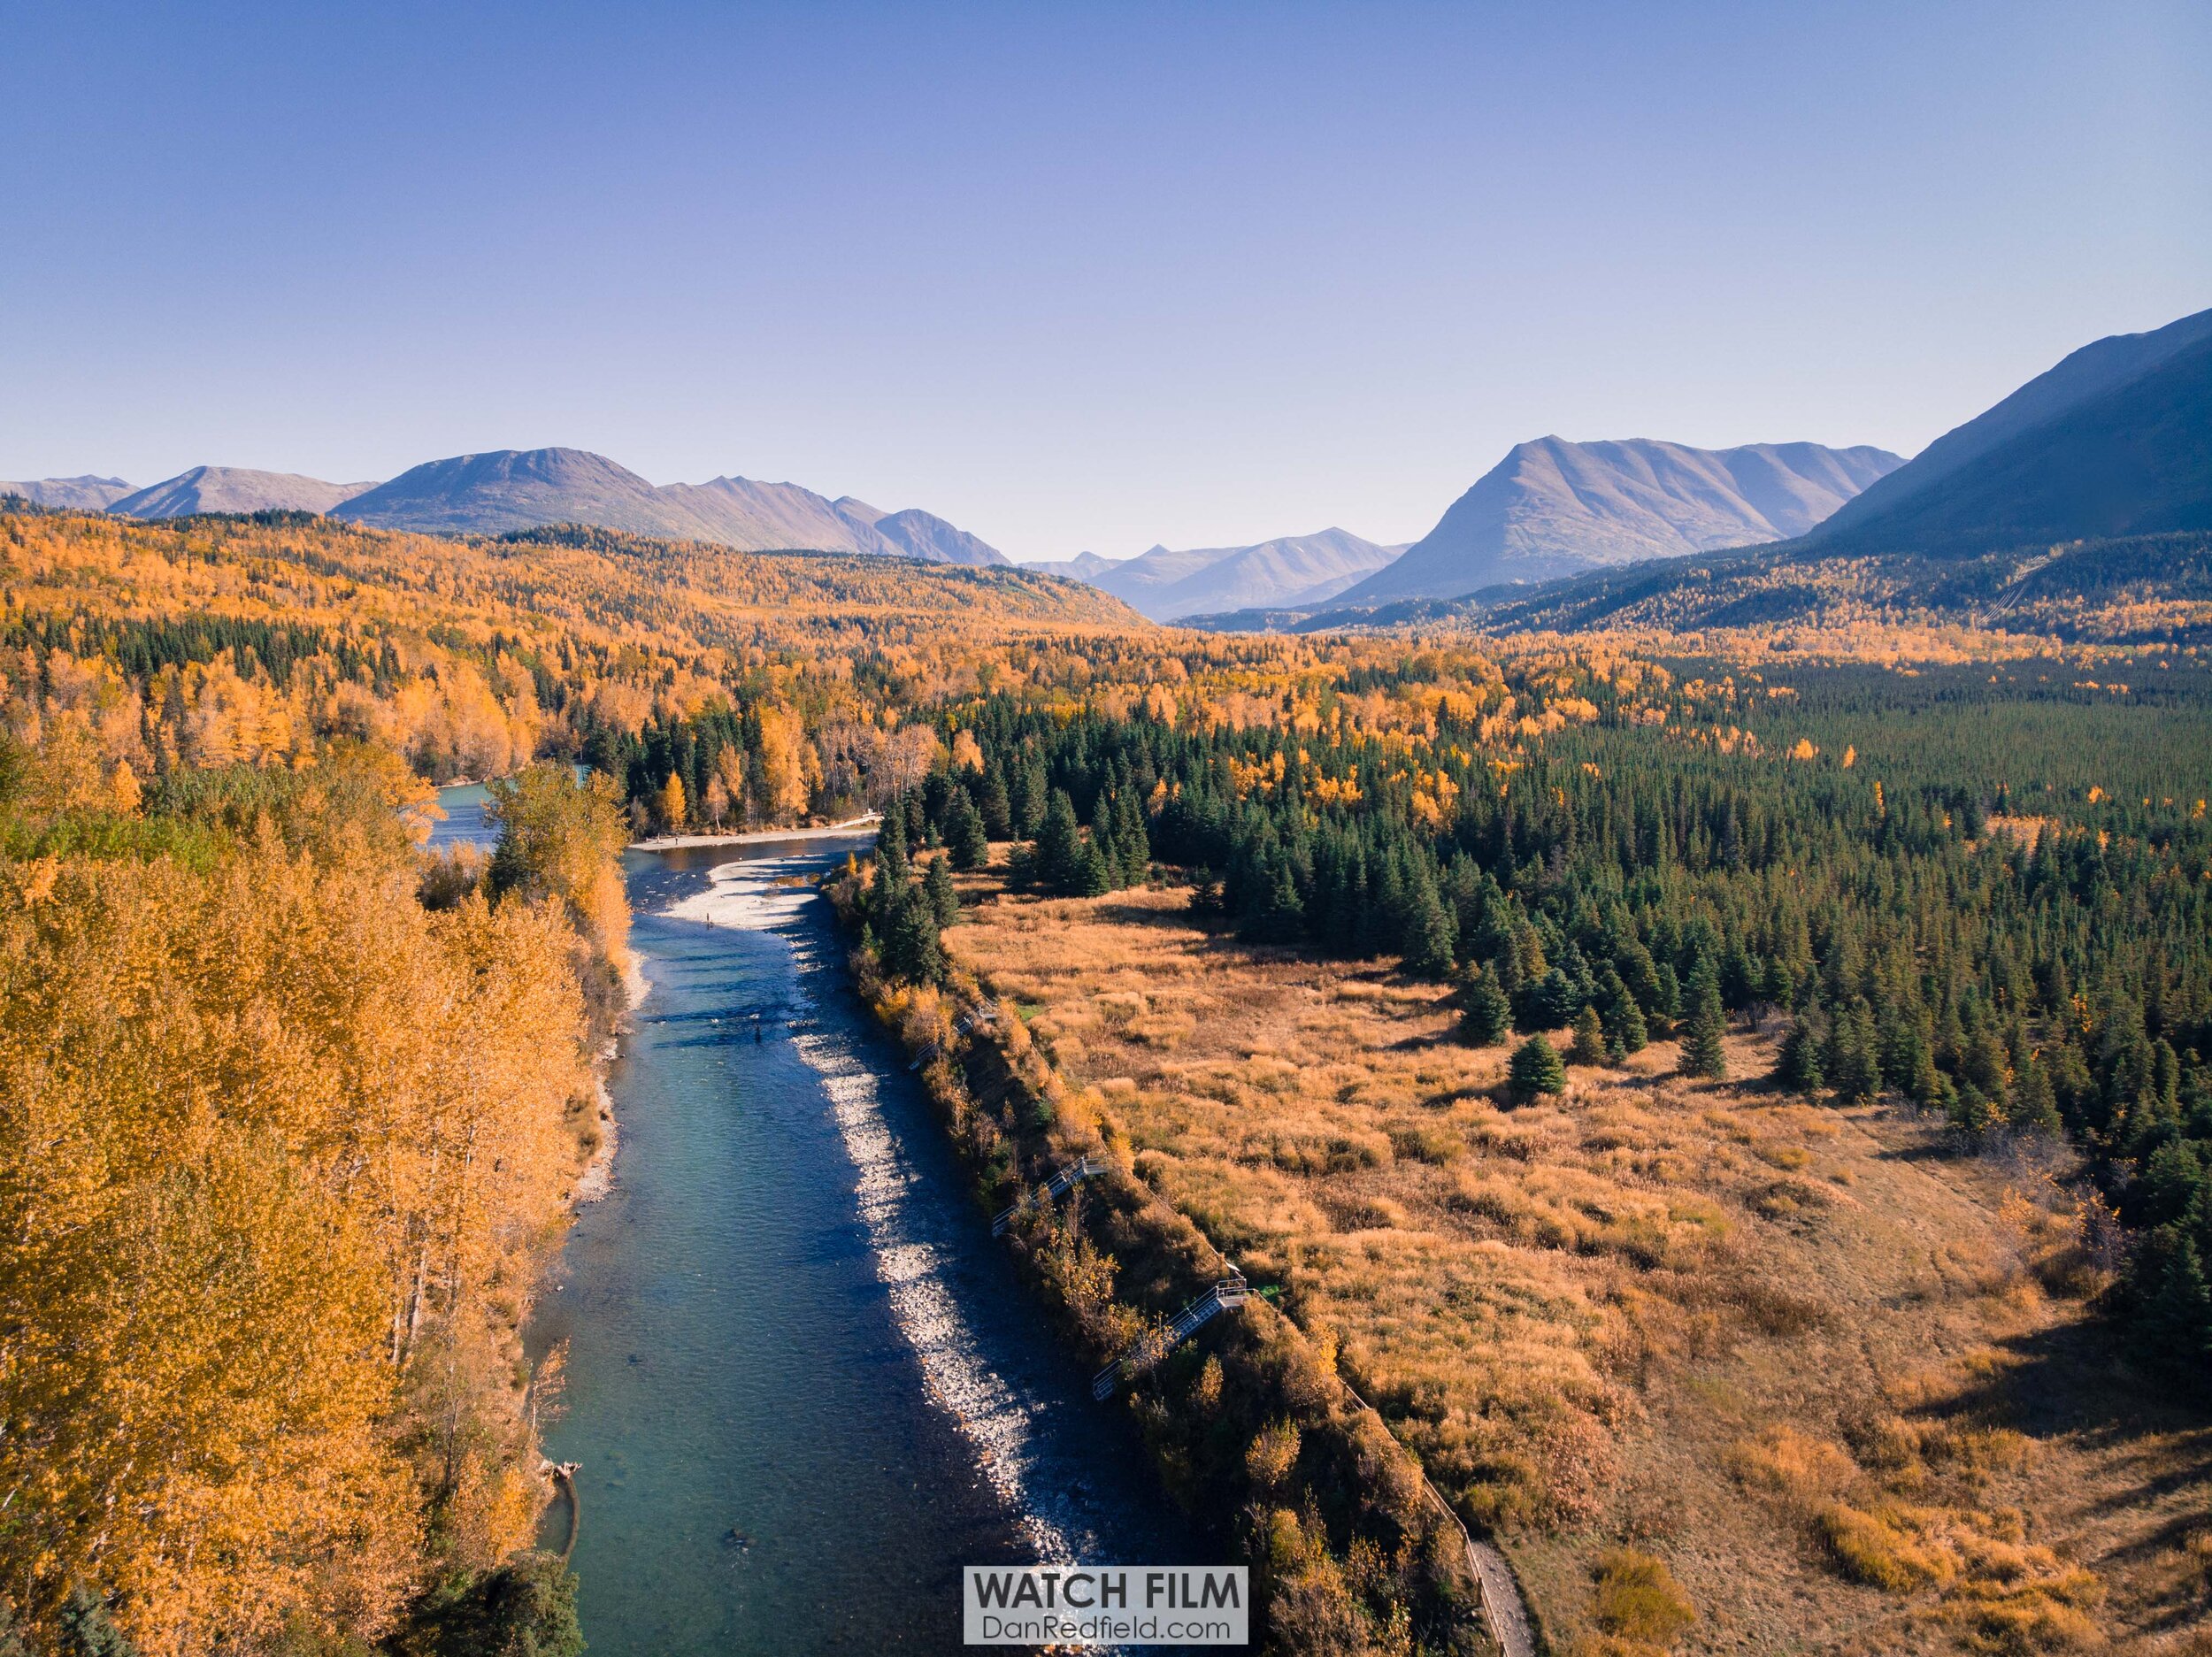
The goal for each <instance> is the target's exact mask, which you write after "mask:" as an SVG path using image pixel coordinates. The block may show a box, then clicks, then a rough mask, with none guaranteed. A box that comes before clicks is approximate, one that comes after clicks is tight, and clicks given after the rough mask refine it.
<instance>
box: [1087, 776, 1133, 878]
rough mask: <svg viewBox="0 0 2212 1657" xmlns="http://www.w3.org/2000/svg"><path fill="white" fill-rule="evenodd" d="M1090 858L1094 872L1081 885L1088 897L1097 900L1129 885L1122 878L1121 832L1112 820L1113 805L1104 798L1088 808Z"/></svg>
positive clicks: (1099, 798)
mask: <svg viewBox="0 0 2212 1657" xmlns="http://www.w3.org/2000/svg"><path fill="white" fill-rule="evenodd" d="M1091 855H1092V861H1093V862H1094V863H1095V865H1096V872H1095V873H1093V874H1090V875H1088V876H1087V878H1086V880H1085V882H1084V884H1085V886H1086V887H1087V895H1089V896H1092V897H1096V896H1097V895H1098V894H1100V893H1102V892H1113V891H1117V890H1118V889H1119V888H1120V887H1122V886H1126V885H1127V884H1128V882H1127V881H1126V880H1125V879H1124V878H1122V858H1121V837H1120V828H1119V825H1118V824H1117V823H1116V822H1115V820H1114V803H1113V802H1112V801H1110V800H1109V799H1108V798H1107V797H1106V796H1105V795H1104V794H1101V795H1099V796H1098V803H1097V804H1096V805H1094V806H1093V807H1092V808H1091Z"/></svg>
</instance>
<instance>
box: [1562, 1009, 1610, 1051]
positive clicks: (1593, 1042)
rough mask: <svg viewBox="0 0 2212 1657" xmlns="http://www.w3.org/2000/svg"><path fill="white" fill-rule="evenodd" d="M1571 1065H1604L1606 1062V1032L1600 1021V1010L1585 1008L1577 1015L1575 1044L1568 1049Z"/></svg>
mask: <svg viewBox="0 0 2212 1657" xmlns="http://www.w3.org/2000/svg"><path fill="white" fill-rule="evenodd" d="M1567 1062H1568V1063H1570V1064H1602V1063H1604V1062H1605V1030H1604V1027H1603V1025H1602V1024H1600V1022H1599V1020H1598V1009H1596V1008H1594V1007H1585V1008H1584V1009H1582V1010H1581V1011H1580V1012H1579V1013H1577V1014H1576V1015H1575V1037H1574V1044H1573V1045H1572V1046H1571V1047H1569V1048H1568V1049H1567Z"/></svg>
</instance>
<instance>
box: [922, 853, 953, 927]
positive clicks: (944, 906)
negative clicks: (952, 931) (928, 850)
mask: <svg viewBox="0 0 2212 1657" xmlns="http://www.w3.org/2000/svg"><path fill="white" fill-rule="evenodd" d="M922 894H923V895H924V896H925V897H926V898H927V899H928V900H929V907H930V912H931V913H932V914H933V915H934V916H935V917H937V924H938V925H939V926H940V927H944V926H949V925H951V924H953V923H954V922H955V921H956V920H958V919H959V918H960V894H959V893H957V892H956V891H954V890H953V886H952V863H951V860H950V858H949V856H947V857H933V858H931V859H930V863H929V872H928V873H927V874H926V875H924V876H923V877H922Z"/></svg>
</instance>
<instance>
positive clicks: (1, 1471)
mask: <svg viewBox="0 0 2212 1657" xmlns="http://www.w3.org/2000/svg"><path fill="white" fill-rule="evenodd" d="M9 770H10V771H12V772H13V774H14V776H15V779H16V786H14V787H13V788H12V790H11V791H10V792H11V795H12V797H11V798H9V799H8V800H7V802H6V805H7V807H8V808H9V809H7V811H6V812H5V814H4V815H5V817H6V818H7V831H8V832H7V844H6V850H7V853H8V854H9V855H7V856H6V857H5V858H4V859H0V1228H4V1231H5V1234H6V1235H7V1237H8V1238H9V1239H10V1247H9V1248H8V1249H7V1251H6V1252H5V1254H0V1422H4V1427H5V1431H4V1433H0V1499H4V1500H5V1503H6V1507H5V1510H4V1518H0V1592H4V1593H5V1594H6V1595H7V1596H8V1598H9V1599H11V1600H12V1601H13V1602H14V1603H15V1605H16V1606H17V1607H18V1610H19V1614H21V1615H25V1616H26V1617H27V1621H28V1623H29V1626H30V1628H31V1629H32V1630H34V1631H37V1630H42V1629H48V1628H50V1618H51V1617H52V1615H54V1613H55V1611H56V1608H57V1607H58V1604H59V1602H60V1601H61V1599H62V1598H63V1597H64V1596H65V1594H66V1593H67V1592H69V1590H70V1589H71V1587H72V1586H73V1584H77V1583H80V1582H82V1583H89V1584H96V1586H97V1588H98V1589H99V1591H100V1592H103V1593H104V1594H106V1595H109V1596H111V1597H112V1599H113V1600H114V1603H115V1606H116V1616H117V1621H118V1622H119V1625H120V1626H121V1627H123V1629H124V1630H126V1632H127V1634H128V1635H129V1636H130V1637H131V1638H132V1639H133V1640H134V1642H135V1643H136V1644H137V1645H138V1646H139V1648H140V1649H141V1650H142V1651H143V1652H145V1653H153V1654H158V1657H184V1654H185V1653H201V1652H211V1651H216V1650H224V1651H229V1650H236V1649H241V1648H242V1645H243V1644H248V1643H258V1642H265V1641H268V1640H270V1639H273V1638H274V1637H275V1636H276V1635H278V1634H279V1633H280V1632H288V1633H289V1634H290V1635H292V1636H294V1637H296V1638H311V1639H313V1640H315V1641H317V1642H321V1643H328V1642H332V1641H336V1640H339V1639H341V1638H357V1639H358V1638H376V1637H377V1636H379V1635H380V1634H381V1633H383V1632H386V1631H388V1630H389V1629H390V1628H391V1626H392V1625H393V1623H394V1621H395V1619H396V1616H397V1615H399V1612H400V1610H401V1607H402V1606H403V1602H404V1601H405V1600H406V1599H408V1598H409V1597H410V1596H411V1594H413V1593H414V1592H417V1591H419V1588H420V1587H421V1586H422V1585H423V1584H424V1583H425V1581H426V1574H427V1573H429V1572H430V1571H432V1570H433V1569H460V1570H478V1569H484V1568H486V1567H488V1566H489V1565H491V1564H493V1563H495V1562H496V1561H499V1560H500V1559H501V1558H503V1556H505V1555H507V1554H509V1553H512V1552H513V1551H514V1550H515V1549H517V1548H518V1547H520V1546H525V1545H526V1543H527V1541H528V1539H529V1531H530V1528H531V1525H532V1523H534V1516H535V1514H536V1510H537V1507H538V1506H539V1500H540V1498H539V1486H538V1479H537V1474H536V1464H535V1458H534V1453H533V1452H532V1448H531V1446H530V1443H529V1439H528V1435H527V1432H526V1429H525V1427H524V1425H523V1422H524V1415H523V1412H522V1409H521V1407H520V1406H521V1393H520V1387H519V1379H518V1377H519V1376H520V1375H521V1373H522V1371H521V1369H520V1366H519V1351H518V1343H517V1339H516V1330H517V1328H518V1323H519V1318H520V1314H521V1310H522V1308H524V1307H525V1306H526V1302H527V1299H528V1296H529V1293H530V1289H531V1285H532V1282H533V1280H534V1277H535V1275H536V1272H537V1270H538V1267H539V1263H540V1262H541V1257H542V1254H543V1251H544V1249H545V1247H547V1245H548V1244H549V1242H550V1241H551V1240H552V1239H555V1238H557V1235H558V1233H559V1231H560V1229H561V1226H562V1224H563V1218H564V1215H565V1201H566V1197H567V1193H568V1191H569V1189H570V1186H571V1185H572V1182H573V1179H574V1177H575V1174H576V1172H577V1170H578V1167H579V1163H580V1143H579V1135H578V1131H577V1126H576V1124H577V1123H578V1121H579V1120H580V1117H579V1115H578V1113H579V1111H580V1108H581V1101H583V1100H585V1099H586V1098H587V1097H588V1094H589V1090H590V1087H591V1085H592V1083H591V1075H590V1070H589V1066H588V1061H587V1055H586V1052H585V1047H584V1040H585V1035H586V1021H585V1016H584V993H583V987H582V986H581V985H580V982H579V978H578V977H577V975H576V973H575V972H574V971H572V970H571V962H572V958H573V955H574V949H575V940H576V939H577V936H578V934H577V931H576V928H575V925H574V924H573V923H572V919H571V913H570V910H569V909H568V908H567V907H566V906H565V905H564V904H562V903H558V902H547V901H533V899H532V897H531V896H530V895H529V894H526V893H524V892H521V891H518V892H517V894H515V895H513V896H511V897H509V898H506V899H504V900H503V901H497V902H494V901H490V900H489V899H488V897H487V896H486V895H485V894H483V893H482V892H481V891H469V892H466V893H465V894H462V895H460V896H459V897H458V898H457V901H453V902H451V903H450V904H449V906H448V907H444V908H442V909H439V910H436V911H433V910H431V909H426V908H425V907H424V906H423V905H422V904H421V903H420V902H419V901H416V887H417V882H418V879H419V868H418V860H417V856H416V854H415V853H414V852H413V850H412V848H411V837H410V836H409V834H408V833H407V832H406V831H405V828H404V826H403V819H402V818H401V817H399V816H398V814H397V812H396V807H397V806H398V805H400V804H402V803H403V802H404V800H405V798H406V796H407V795H408V794H410V793H411V788H410V787H409V785H408V779H406V777H405V774H404V772H403V771H401V770H399V769H398V768H397V766H396V762H394V761H393V760H391V759H390V758H389V757H388V756H380V755H378V754H376V753H374V752H373V751H368V750H360V749H344V748H340V749H335V750H333V751H332V752H330V753H328V754H326V756H323V758H322V759H321V760H319V762H318V763H314V764H311V765H309V766H307V767H305V768H303V770H301V771H297V772H288V771H287V772H277V773H255V774H250V775H246V776H239V775H237V774H235V773H211V774H210V776H209V777H208V779H206V783H205V786H202V787H199V788H198V789H196V791H191V792H189V793H188V794H187V796H186V797H185V798H184V799H183V800H182V802H180V803H178V804H176V805H175V809H173V811H172V812H171V813H170V814H169V815H167V816H165V817H162V818H159V819H156V818H137V817H132V816H131V815H130V814H129V813H128V812H127V811H124V810H121V809H119V807H115V806H111V807H109V808H106V809H104V813H103V815H102V817H100V819H99V820H98V822H96V823H94V822H88V821H87V820H84V819H81V818H78V819H73V818H71V817H68V816H66V815H65V814H64V813H59V812H57V811H55V810H53V809H50V808H49V807H48V806H45V805H42V803H41V802H42V800H50V798H51V796H52V795H53V794H54V793H55V791H56V790H55V786H54V779H52V778H51V776H50V773H49V768H48V767H47V766H46V765H45V764H44V763H43V762H42V760H40V759H38V758H35V757H33V758H27V757H26V756H23V755H22V754H20V753H17V754H15V755H14V756H13V757H12V763H11V765H10V767H9ZM95 831H97V832H98V833H99V834H103V835H105V836H106V837H107V838H106V840H104V842H102V843H103V845H104V848H106V849H108V850H114V849H117V848H120V850H121V853H122V855H94V854H88V853H86V852H83V851H76V850H54V849H46V848H50V847H56V846H63V845H66V844H68V843H69V842H70V841H71V840H80V841H81V840H85V839H87V838H88V837H93V836H94V834H95ZM587 873H588V871H585V870H584V869H583V868H582V865H581V860H580V859H579V862H578V866H577V868H576V869H575V870H574V871H572V875H575V876H582V875H585V874H587ZM615 941H617V942H618V939H617V940H615Z"/></svg>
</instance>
